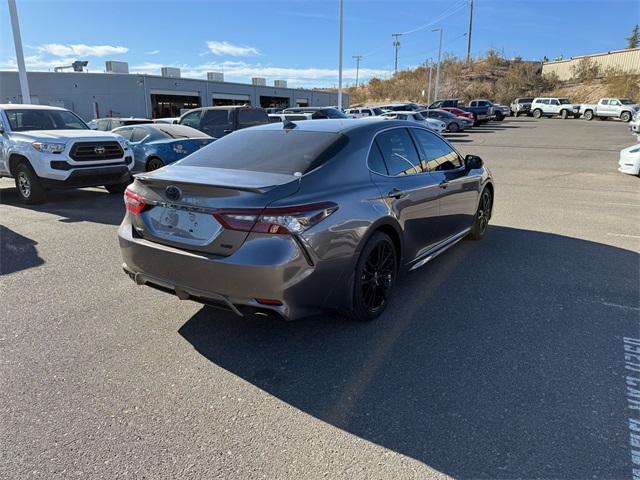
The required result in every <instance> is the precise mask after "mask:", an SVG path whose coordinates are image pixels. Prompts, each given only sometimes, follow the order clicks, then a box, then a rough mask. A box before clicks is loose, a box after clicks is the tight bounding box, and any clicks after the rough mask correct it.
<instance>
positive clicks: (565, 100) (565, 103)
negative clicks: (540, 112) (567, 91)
mask: <svg viewBox="0 0 640 480" xmlns="http://www.w3.org/2000/svg"><path fill="white" fill-rule="evenodd" d="M560 103H561V104H562V105H569V104H570V103H571V102H570V101H569V99H568V98H561V99H560ZM554 105H557V103H555V104H554Z"/></svg>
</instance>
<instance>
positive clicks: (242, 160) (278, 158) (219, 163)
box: [179, 129, 348, 175]
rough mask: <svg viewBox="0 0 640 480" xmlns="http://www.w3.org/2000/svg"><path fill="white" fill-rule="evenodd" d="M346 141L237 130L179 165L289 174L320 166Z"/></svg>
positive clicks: (327, 135) (297, 133)
mask: <svg viewBox="0 0 640 480" xmlns="http://www.w3.org/2000/svg"><path fill="white" fill-rule="evenodd" d="M347 141H348V140H347V138H346V137H344V136H343V135H340V134H337V133H327V132H309V131H301V130H295V129H293V130H281V129H278V130H262V129H247V130H238V131H236V132H234V133H232V134H231V135H227V136H225V137H222V138H221V139H219V140H216V141H215V142H213V143H211V144H209V145H208V146H207V147H205V148H202V149H200V150H198V151H197V152H195V153H192V154H191V155H189V156H188V157H187V158H185V159H184V160H182V161H180V162H179V164H180V165H189V166H195V167H211V168H228V169H232V170H247V171H253V172H269V173H283V174H288V175H292V174H294V173H296V172H300V173H306V172H308V171H310V170H312V169H314V168H316V167H317V166H319V165H321V164H322V163H324V162H325V161H327V160H329V159H330V158H332V157H333V156H334V155H335V154H336V153H337V152H338V151H339V150H340V149H341V148H342V147H343V146H344V145H345V144H346V143H347Z"/></svg>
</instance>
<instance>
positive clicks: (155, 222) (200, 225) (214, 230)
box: [144, 205, 222, 247]
mask: <svg viewBox="0 0 640 480" xmlns="http://www.w3.org/2000/svg"><path fill="white" fill-rule="evenodd" d="M144 217H145V218H144V220H145V224H146V226H147V229H148V230H149V231H150V233H151V234H152V235H154V236H155V237H158V238H161V239H164V240H167V241H170V242H178V243H184V244H187V245H192V246H199V247H202V246H205V245H209V244H210V243H211V242H213V240H215V238H216V237H217V236H218V235H219V234H220V232H221V231H222V225H220V223H218V221H217V220H216V219H215V218H214V217H213V215H212V214H210V213H203V212H196V211H190V210H186V209H185V210H183V209H180V208H175V207H172V206H160V205H159V206H156V207H154V208H152V209H151V210H149V211H147V212H145V213H144Z"/></svg>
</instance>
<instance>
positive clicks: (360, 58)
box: [353, 55, 362, 88]
mask: <svg viewBox="0 0 640 480" xmlns="http://www.w3.org/2000/svg"><path fill="white" fill-rule="evenodd" d="M353 58H354V59H355V60H356V88H358V73H360V60H362V55H353Z"/></svg>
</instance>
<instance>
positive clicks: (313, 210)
mask: <svg viewBox="0 0 640 480" xmlns="http://www.w3.org/2000/svg"><path fill="white" fill-rule="evenodd" d="M337 209H338V206H337V205H336V204H335V203H331V202H324V203H313V204H308V205H296V206H292V207H275V208H264V209H262V208H257V209H229V210H218V211H217V212H216V213H214V214H213V216H214V217H215V218H216V220H218V222H220V224H222V226H223V227H224V228H226V229H228V230H239V231H242V232H257V233H270V234H274V235H282V234H288V233H302V232H304V231H305V230H306V229H308V228H310V227H312V226H313V225H315V224H316V223H318V222H320V221H321V220H323V219H325V218H327V217H328V216H329V215H331V214H332V213H333V212H335V211H336V210H337Z"/></svg>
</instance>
